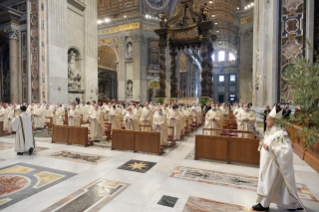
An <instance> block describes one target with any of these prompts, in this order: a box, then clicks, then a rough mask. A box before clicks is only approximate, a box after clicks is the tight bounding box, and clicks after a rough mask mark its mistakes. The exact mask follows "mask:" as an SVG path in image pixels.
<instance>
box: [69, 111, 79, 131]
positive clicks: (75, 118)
mask: <svg viewBox="0 0 319 212" xmlns="http://www.w3.org/2000/svg"><path fill="white" fill-rule="evenodd" d="M68 116H69V117H68V122H69V126H75V127H78V126H80V123H78V117H79V111H78V110H77V109H71V110H70V111H69V113H68ZM71 116H72V117H71Z"/></svg>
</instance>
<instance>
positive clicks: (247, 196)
mask: <svg viewBox="0 0 319 212" xmlns="http://www.w3.org/2000/svg"><path fill="white" fill-rule="evenodd" d="M195 133H197V132H195ZM195 133H193V134H191V135H190V136H189V137H188V138H187V139H185V140H183V141H180V142H179V145H177V146H176V147H175V148H172V149H171V150H169V153H168V154H165V155H162V156H158V155H151V154H143V153H133V152H131V151H116V150H114V151H112V150H110V148H107V147H106V148H105V147H104V148H97V147H81V146H76V145H71V146H69V145H64V144H57V143H53V144H52V143H51V142H50V141H51V140H50V138H36V142H37V145H38V146H39V148H38V150H37V151H36V152H35V154H33V155H31V156H29V155H27V154H25V155H23V156H18V155H16V153H15V152H14V146H13V144H14V137H1V138H0V210H1V211H4V212H15V211H21V209H22V208H23V211H24V212H34V211H39V212H40V211H44V212H49V211H59V212H60V211H61V212H62V211H72V212H80V211H91V212H95V211H102V212H173V211H174V212H221V211H222V212H235V211H236V212H242V211H252V210H251V209H250V208H251V206H252V205H253V204H255V200H256V192H255V191H256V184H257V180H256V179H257V176H258V172H259V168H258V167H252V166H244V165H239V164H226V163H222V162H217V161H206V160H196V161H195V160H193V159H192V157H193V156H192V153H193V149H194V135H195ZM198 133H199V134H201V131H200V130H199V131H198ZM294 164H295V176H296V181H297V183H298V184H297V186H298V193H299V195H300V197H301V198H302V200H303V203H304V204H305V206H306V207H307V210H308V211H309V212H315V211H318V208H319V202H318V200H319V174H318V173H316V172H315V171H314V170H313V169H312V168H311V167H309V166H308V165H307V164H306V163H305V162H304V161H302V160H301V159H300V158H298V156H296V155H295V156H294ZM270 211H271V212H272V211H274V212H281V211H283V210H282V209H278V208H277V207H276V206H275V205H271V210H270Z"/></svg>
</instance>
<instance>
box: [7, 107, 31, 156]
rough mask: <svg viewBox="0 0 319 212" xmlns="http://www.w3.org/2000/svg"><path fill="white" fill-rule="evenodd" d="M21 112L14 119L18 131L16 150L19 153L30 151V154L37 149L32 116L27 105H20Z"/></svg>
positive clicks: (13, 123)
mask: <svg viewBox="0 0 319 212" xmlns="http://www.w3.org/2000/svg"><path fill="white" fill-rule="evenodd" d="M20 110H21V114H20V115H19V116H16V117H15V118H14V119H13V120H12V128H13V131H16V139H15V151H16V152H17V154H18V155H23V152H29V155H31V154H32V153H33V150H35V149H36V146H35V141H34V137H33V131H32V116H31V115H29V114H28V113H27V112H26V111H27V107H26V106H24V105H23V106H21V107H20Z"/></svg>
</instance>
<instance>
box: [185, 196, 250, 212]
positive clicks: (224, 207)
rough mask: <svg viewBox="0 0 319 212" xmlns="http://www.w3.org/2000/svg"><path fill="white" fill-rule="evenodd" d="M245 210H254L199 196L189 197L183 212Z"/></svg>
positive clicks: (235, 211)
mask: <svg viewBox="0 0 319 212" xmlns="http://www.w3.org/2000/svg"><path fill="white" fill-rule="evenodd" d="M193 211H196V212H221V211H225V212H226V211H227V212H245V211H254V210H252V209H250V208H246V207H243V206H239V205H233V204H229V203H224V202H216V201H213V200H209V199H203V198H199V197H192V196H191V197H189V198H188V200H187V202H186V205H185V208H184V210H183V212H193Z"/></svg>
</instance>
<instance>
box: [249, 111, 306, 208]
mask: <svg viewBox="0 0 319 212" xmlns="http://www.w3.org/2000/svg"><path fill="white" fill-rule="evenodd" d="M281 115H282V110H281V108H280V107H278V106H277V107H276V106H275V107H274V108H273V109H272V111H271V112H270V113H269V115H268V117H267V120H266V123H267V127H268V128H269V131H268V132H267V133H266V134H265V137H264V139H263V141H260V143H259V144H260V146H261V147H262V148H261V152H260V171H259V180H258V187H257V195H258V196H257V202H258V204H257V205H254V206H253V207H252V208H253V209H254V210H256V211H268V210H269V205H270V203H275V204H277V206H278V207H280V208H284V209H288V210H289V211H295V210H303V208H301V207H300V203H299V202H298V197H297V196H296V195H297V187H296V181H295V173H294V166H293V151H292V147H291V143H290V140H289V139H287V138H285V134H287V133H286V132H284V131H283V130H282V129H280V128H277V127H276V126H275V120H276V119H280V118H281Z"/></svg>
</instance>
